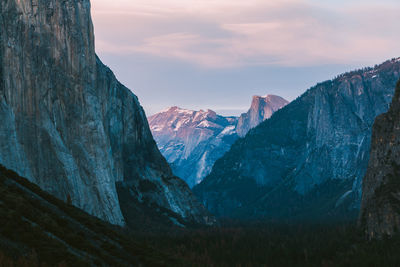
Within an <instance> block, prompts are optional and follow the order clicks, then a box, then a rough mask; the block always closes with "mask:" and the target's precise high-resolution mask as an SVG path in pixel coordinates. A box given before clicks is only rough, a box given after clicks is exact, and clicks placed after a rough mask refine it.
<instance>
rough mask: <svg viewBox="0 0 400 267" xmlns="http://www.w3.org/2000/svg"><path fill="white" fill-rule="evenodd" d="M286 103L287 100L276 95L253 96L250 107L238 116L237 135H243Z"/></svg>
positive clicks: (287, 102)
mask: <svg viewBox="0 0 400 267" xmlns="http://www.w3.org/2000/svg"><path fill="white" fill-rule="evenodd" d="M287 104H289V101H287V100H286V99H284V98H282V97H280V96H277V95H265V96H258V95H255V96H253V100H252V102H251V107H250V109H249V110H248V111H247V113H243V114H242V115H241V116H240V118H239V121H238V125H237V129H236V131H237V133H238V135H239V136H240V137H244V136H245V135H246V134H247V132H248V131H249V130H250V129H252V128H254V127H256V126H257V125H259V124H260V123H261V122H263V121H264V120H266V119H269V118H270V117H271V116H272V114H274V113H275V112H276V111H277V110H279V109H281V108H283V107H284V106H286V105H287Z"/></svg>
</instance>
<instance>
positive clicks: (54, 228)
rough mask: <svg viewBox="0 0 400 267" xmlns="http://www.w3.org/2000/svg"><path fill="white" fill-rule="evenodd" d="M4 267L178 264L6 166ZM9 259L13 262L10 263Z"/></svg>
mask: <svg viewBox="0 0 400 267" xmlns="http://www.w3.org/2000/svg"><path fill="white" fill-rule="evenodd" d="M0 251H2V253H0V266H12V265H7V264H6V263H7V262H9V261H17V262H18V260H17V259H19V264H17V266H21V264H22V263H24V262H25V263H26V265H25V266H39V265H35V264H38V263H40V264H43V263H46V264H47V265H48V266H55V265H56V264H60V263H63V264H66V265H67V266H88V265H97V266H102V265H107V266H136V265H139V264H144V265H145V266H153V265H156V266H157V265H168V264H174V262H173V261H171V260H169V258H168V256H166V255H165V254H164V255H163V254H160V253H156V252H155V251H154V250H152V249H150V248H149V247H147V246H146V245H143V244H141V245H139V243H137V242H135V241H133V239H132V238H131V237H129V234H126V233H123V232H122V230H121V229H120V228H119V227H115V226H112V225H111V224H109V223H105V222H103V221H101V220H99V219H97V218H95V217H93V216H90V215H88V214H87V213H85V212H83V211H81V210H79V209H78V208H75V207H73V206H71V205H68V204H65V203H64V202H62V201H60V200H58V199H56V198H55V197H53V196H51V195H49V194H48V193H46V192H44V191H42V190H41V189H40V188H39V187H38V186H36V185H34V184H32V183H30V182H29V181H28V180H26V179H24V178H22V177H19V176H18V175H17V174H16V173H14V172H13V171H9V170H7V169H5V168H4V167H1V166H0ZM5 256H7V258H8V259H5Z"/></svg>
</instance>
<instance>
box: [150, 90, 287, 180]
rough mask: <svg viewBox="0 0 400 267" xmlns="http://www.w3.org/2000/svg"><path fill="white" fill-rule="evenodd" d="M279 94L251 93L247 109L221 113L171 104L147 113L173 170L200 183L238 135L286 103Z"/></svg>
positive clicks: (178, 174) (184, 177)
mask: <svg viewBox="0 0 400 267" xmlns="http://www.w3.org/2000/svg"><path fill="white" fill-rule="evenodd" d="M287 103H288V102H287V101H286V100H284V99H283V98H281V97H279V96H274V95H267V96H264V97H261V96H254V97H253V102H252V105H251V107H250V109H249V111H248V112H247V113H244V114H242V115H241V116H240V118H237V117H224V116H220V115H217V114H216V113H215V112H214V111H212V110H206V111H204V110H200V111H193V110H187V109H182V108H178V107H171V108H169V109H167V110H164V111H161V112H159V113H157V114H155V115H153V116H150V117H149V124H150V129H151V131H152V133H153V136H154V138H155V140H156V141H157V144H158V147H159V149H160V151H161V153H162V154H163V155H164V157H165V158H166V159H167V161H168V162H169V163H170V164H171V166H172V169H173V172H174V174H176V175H177V176H179V177H181V178H182V179H184V180H185V181H186V182H187V183H188V185H189V186H190V187H193V186H195V185H197V184H198V183H200V182H201V181H202V180H203V179H204V177H206V176H207V175H208V174H209V173H210V172H211V169H212V166H213V165H214V163H215V161H217V160H218V159H219V158H220V157H222V156H223V155H224V154H225V153H226V152H227V151H228V150H229V148H230V147H231V145H232V144H233V143H234V142H235V141H236V140H237V139H238V138H239V136H244V135H246V133H247V132H248V131H249V130H250V129H251V128H253V127H255V126H257V125H258V124H260V123H261V122H263V121H264V120H266V119H267V118H269V117H271V115H272V114H273V113H274V112H275V111H277V110H279V109H280V108H282V107H283V106H285V105H286V104H287Z"/></svg>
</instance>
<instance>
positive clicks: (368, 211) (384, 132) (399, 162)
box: [360, 82, 400, 239]
mask: <svg viewBox="0 0 400 267" xmlns="http://www.w3.org/2000/svg"><path fill="white" fill-rule="evenodd" d="M360 223H361V225H362V227H363V228H364V230H365V232H366V234H367V236H368V237H369V238H371V239H372V238H381V237H383V236H385V235H388V236H391V235H393V234H394V233H395V232H397V231H398V230H399V229H400V82H398V83H397V87H396V93H395V96H394V98H393V102H392V105H391V107H390V109H389V111H388V112H387V113H385V114H382V115H380V116H378V117H377V118H376V120H375V123H374V127H373V133H372V144H371V153H370V160H369V165H368V170H367V174H366V176H365V178H364V181H363V197H362V203H361V212H360Z"/></svg>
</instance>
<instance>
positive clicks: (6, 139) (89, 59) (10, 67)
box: [0, 0, 209, 225]
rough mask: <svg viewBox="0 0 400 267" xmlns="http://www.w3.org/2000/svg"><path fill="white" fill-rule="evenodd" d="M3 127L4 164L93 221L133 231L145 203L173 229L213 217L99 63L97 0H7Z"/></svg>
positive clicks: (1, 36)
mask: <svg viewBox="0 0 400 267" xmlns="http://www.w3.org/2000/svg"><path fill="white" fill-rule="evenodd" d="M0 122H1V123H0V164H2V165H4V166H6V167H7V168H8V169H12V170H14V171H16V172H17V173H18V174H19V175H21V176H23V177H26V178H27V179H29V180H30V181H31V182H33V183H35V184H37V185H39V186H40V187H41V188H42V189H43V190H45V191H47V192H49V193H51V194H52V195H54V196H56V197H57V198H59V199H62V200H64V201H66V200H67V199H70V200H71V203H72V204H73V205H74V206H77V207H79V208H81V209H83V210H85V211H86V212H88V213H90V214H92V215H95V216H97V217H99V218H101V219H103V220H106V221H108V222H111V223H113V224H118V225H124V224H131V223H132V220H131V219H132V218H133V217H134V214H132V213H130V210H131V209H130V206H131V205H132V203H136V202H139V203H141V206H140V207H144V209H142V211H143V212H145V210H154V211H155V212H156V211H157V210H163V211H166V212H160V214H166V215H167V219H168V217H169V214H173V216H172V217H170V221H171V222H173V221H175V220H176V217H179V218H180V221H181V222H185V223H192V222H195V223H206V222H207V221H208V219H209V217H208V213H207V211H206V210H205V209H204V207H203V206H202V205H201V204H200V203H199V202H198V201H197V200H196V198H194V197H193V195H192V193H191V191H190V190H189V188H188V187H187V186H186V184H185V183H184V182H183V181H181V180H180V179H179V178H177V177H175V176H174V175H173V174H172V171H171V170H170V167H169V165H168V163H167V162H166V160H165V159H164V158H163V157H162V155H161V154H160V152H159V150H158V149H157V146H156V143H155V142H154V140H153V137H152V135H151V132H150V129H149V126H148V123H147V119H146V116H145V113H144V111H143V109H142V107H141V106H140V104H139V101H138V99H137V97H136V96H135V95H134V94H133V93H132V92H131V91H130V90H129V89H128V88H126V87H125V86H123V85H122V84H121V83H120V82H118V80H117V79H116V78H115V76H114V74H113V73H112V71H111V70H110V69H109V68H107V67H106V66H105V65H103V64H102V62H101V61H100V59H98V58H97V57H96V54H95V49H94V31H93V25H92V20H91V14H90V1H89V0H69V1H61V0H34V1H32V0H18V1H17V0H2V1H0ZM137 208H139V207H137Z"/></svg>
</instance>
